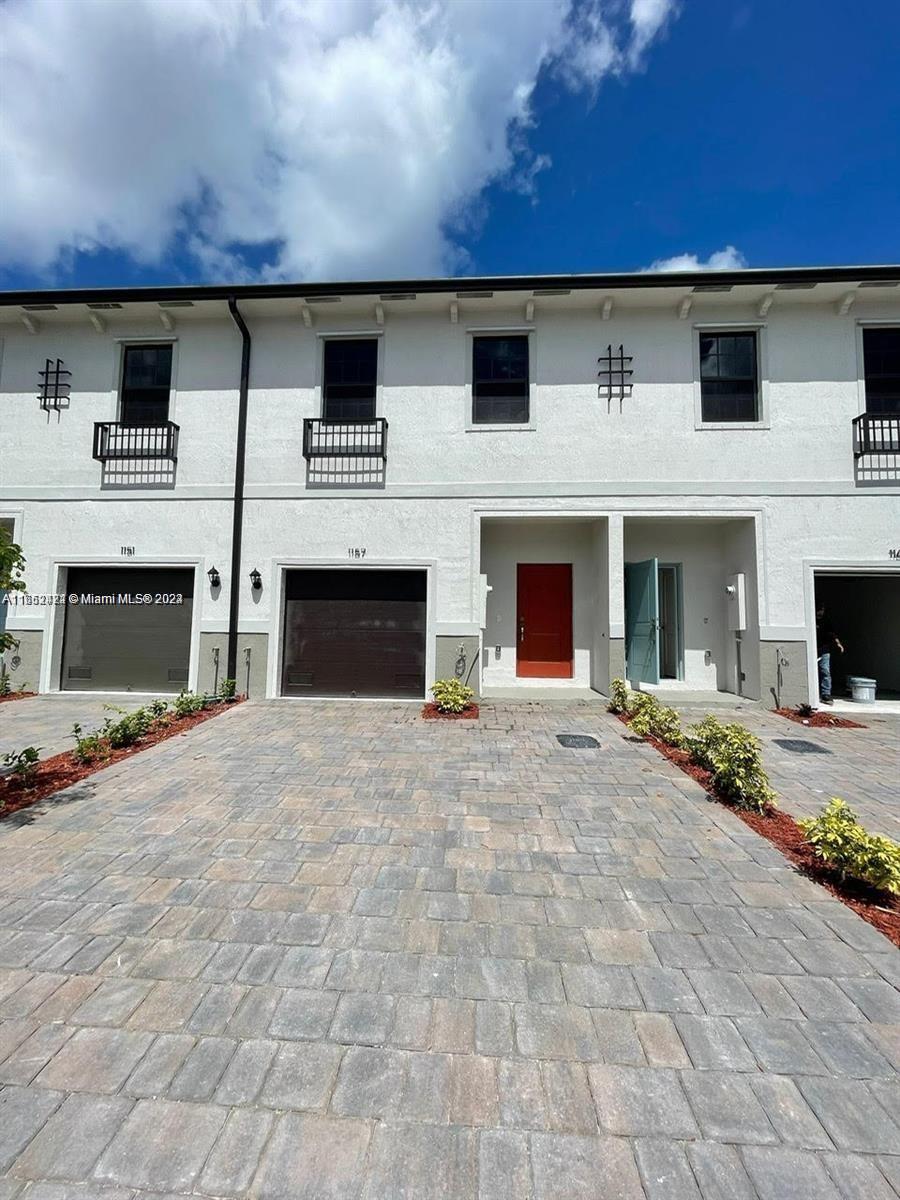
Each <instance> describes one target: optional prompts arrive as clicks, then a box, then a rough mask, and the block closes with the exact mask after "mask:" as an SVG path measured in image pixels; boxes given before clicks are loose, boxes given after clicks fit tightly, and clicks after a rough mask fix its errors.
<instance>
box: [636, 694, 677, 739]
mask: <svg viewBox="0 0 900 1200" xmlns="http://www.w3.org/2000/svg"><path fill="white" fill-rule="evenodd" d="M649 699H651V700H652V703H651V704H642V705H641V706H640V707H639V708H637V709H636V710H635V713H634V716H633V717H632V718H631V728H632V729H633V730H634V731H635V733H639V734H640V735H641V736H642V737H646V736H647V734H649V735H650V736H651V737H655V738H658V739H659V740H660V741H661V742H665V743H666V744H667V745H669V746H675V747H676V748H677V749H680V748H681V747H682V746H683V745H684V733H683V732H682V729H681V718H680V717H679V716H678V713H677V712H676V711H675V709H674V708H668V707H667V706H666V705H665V704H660V703H659V701H658V700H656V699H655V698H654V697H649Z"/></svg>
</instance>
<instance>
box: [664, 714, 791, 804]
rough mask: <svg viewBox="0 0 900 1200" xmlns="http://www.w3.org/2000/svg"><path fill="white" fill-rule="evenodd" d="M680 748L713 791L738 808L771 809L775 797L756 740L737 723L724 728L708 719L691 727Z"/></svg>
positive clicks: (715, 721) (716, 721)
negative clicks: (703, 773)
mask: <svg viewBox="0 0 900 1200" xmlns="http://www.w3.org/2000/svg"><path fill="white" fill-rule="evenodd" d="M684 745H685V746H686V747H687V749H688V750H689V751H690V754H691V758H692V760H693V761H694V762H695V763H697V764H698V766H701V767H705V768H706V770H708V771H710V772H711V773H712V776H713V780H714V782H715V785H716V788H717V790H718V791H719V792H721V794H722V795H723V796H724V797H725V799H727V800H730V801H731V802H732V803H733V804H737V805H738V807H739V808H750V809H754V810H755V811H756V812H759V813H764V812H767V811H768V810H769V809H770V808H774V807H775V793H774V792H773V790H772V788H771V786H770V784H769V777H768V775H766V772H765V770H764V768H763V765H762V758H761V756H760V743H759V739H758V738H755V737H754V736H753V734H752V733H751V732H750V731H749V729H745V728H744V727H743V725H739V724H738V723H737V722H732V723H731V724H724V723H723V722H722V721H719V720H718V718H716V717H714V716H712V715H710V716H707V717H704V718H703V720H702V721H700V722H699V723H698V724H697V725H692V726H691V727H690V729H689V730H688V732H687V734H686V735H685V739H684Z"/></svg>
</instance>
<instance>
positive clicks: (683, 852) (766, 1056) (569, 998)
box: [0, 702, 900, 1200]
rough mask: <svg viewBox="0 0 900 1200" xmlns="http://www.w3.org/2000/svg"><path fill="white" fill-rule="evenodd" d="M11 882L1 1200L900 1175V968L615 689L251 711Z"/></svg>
mask: <svg viewBox="0 0 900 1200" xmlns="http://www.w3.org/2000/svg"><path fill="white" fill-rule="evenodd" d="M562 731H568V732H586V733H590V734H593V735H595V736H596V737H597V738H598V739H599V741H600V743H601V747H600V749H599V750H590V749H563V748H562V747H561V746H559V745H558V744H557V742H556V740H555V737H554V735H555V734H556V733H557V732H562ZM0 890H2V895H0V903H2V910H0V925H2V932H0V964H2V969H0V1014H2V1017H3V1024H2V1026H0V1084H2V1085H3V1090H2V1092H0V1170H2V1171H6V1172H7V1178H6V1181H5V1183H0V1197H3V1200H10V1197H15V1196H18V1195H19V1189H24V1197H25V1198H26V1200H69V1197H76V1196H77V1197H82V1198H83V1200H98V1198H100V1200H103V1198H106V1200H120V1198H123V1197H132V1196H141V1197H143V1198H144V1200H149V1197H150V1195H153V1196H154V1197H156V1196H174V1195H183V1194H185V1193H190V1194H197V1195H203V1196H216V1197H218V1196H228V1197H232V1196H234V1197H240V1196H244V1195H246V1196H253V1197H259V1198H260V1200H303V1198H310V1200H331V1198H335V1197H361V1198H364V1200H394V1198H397V1200H399V1198H400V1197H408V1198H413V1200H428V1198H444V1200H456V1198H463V1197H472V1196H480V1197H484V1198H485V1200H503V1198H505V1197H514V1198H515V1200H528V1198H531V1197H533V1198H535V1200H557V1198H558V1200H607V1198H608V1200H612V1198H613V1197H615V1198H616V1200H631V1198H633V1197H634V1198H643V1197H647V1198H649V1200H656V1198H657V1197H660V1198H664V1200H679V1198H680V1197H694V1198H696V1197H697V1196H698V1195H699V1196H703V1197H705V1198H706V1200H713V1198H715V1200H723V1198H730V1200H745V1198H750V1197H759V1198H762V1200H791V1198H793V1200H805V1198H807V1197H808V1198H810V1200H812V1198H815V1200H834V1198H835V1197H865V1198H866V1200H884V1198H885V1197H889V1196H891V1195H893V1190H892V1185H893V1187H897V1186H898V1184H900V1128H898V1124H900V1112H898V1083H897V1075H896V1070H895V1068H896V1065H897V1063H898V1060H900V1000H898V992H897V990H896V988H895V986H894V983H895V982H896V980H897V978H898V955H897V953H896V952H895V951H894V950H893V949H892V947H890V945H889V944H888V943H887V942H886V941H885V940H884V939H883V938H882V937H881V936H880V935H879V934H878V933H876V932H875V931H874V930H873V929H871V927H869V926H867V925H865V924H864V923H863V922H862V921H860V920H859V919H858V918H857V917H855V916H854V915H853V914H852V913H850V912H849V911H848V910H847V909H845V908H844V907H842V906H841V905H840V904H838V903H837V902H836V901H834V900H832V899H830V898H829V897H828V896H827V894H826V893H824V892H822V891H820V890H819V889H817V888H816V887H815V885H813V884H811V883H809V882H808V881H805V880H803V879H802V878H800V877H798V876H796V875H795V874H794V873H793V872H792V871H791V870H790V869H788V868H787V867H786V866H785V864H784V861H783V860H782V859H781V858H780V856H779V855H778V854H777V853H776V852H775V851H774V850H772V849H771V848H770V846H769V845H768V844H767V843H766V842H764V841H762V840H760V839H758V838H757V837H756V836H755V835H754V834H752V833H751V832H750V831H749V830H748V829H747V828H746V827H745V826H743V825H742V824H740V823H739V822H738V821H737V820H736V819H735V818H734V817H732V815H731V814H729V813H728V812H726V811H724V810H722V809H721V808H719V807H716V806H714V805H712V804H710V803H708V802H707V801H706V800H705V799H704V797H703V796H702V793H701V792H700V791H699V789H698V788H697V787H696V786H695V785H694V784H693V783H692V782H691V781H690V780H689V779H688V778H687V777H686V776H684V775H681V774H680V773H678V772H676V771H675V769H674V768H672V767H670V766H669V764H668V763H666V762H665V761H664V760H662V759H661V758H659V757H658V756H657V755H656V754H655V752H654V751H652V750H651V749H649V748H648V747H646V746H644V745H641V744H638V743H635V742H634V741H631V740H628V734H627V730H625V729H624V728H623V726H622V725H621V724H619V723H618V722H617V721H615V720H614V719H612V718H611V717H609V716H607V715H606V714H605V713H604V712H602V711H599V710H598V708H597V707H596V706H587V705H585V706H571V707H565V706H551V705H543V706H541V705H520V706H515V707H513V706H503V705H497V706H486V707H485V709H484V710H483V719H482V720H481V721H480V722H479V723H478V724H474V723H473V724H469V723H464V722H459V723H455V724H451V723H441V724H434V723H424V722H422V721H420V720H419V719H418V717H417V715H416V710H415V708H414V707H410V706H401V705H376V704H359V705H350V704H345V705H342V704H326V703H322V704H290V703H284V702H282V703H278V702H273V703H269V704H256V705H244V706H241V707H239V708H236V709H234V710H232V711H230V712H228V713H227V714H225V715H223V716H221V717H218V718H216V719H215V720H213V721H210V722H209V723H207V724H205V725H203V726H201V727H198V728H197V729H195V730H193V731H192V732H191V733H189V734H188V735H186V736H184V737H181V738H176V739H173V740H171V741H169V742H167V743H164V744H162V745H160V746H158V747H155V748H154V749H152V750H150V751H148V752H146V753H145V754H143V755H140V756H137V757H135V758H132V759H130V760H126V761H124V762H122V763H120V764H118V765H117V766H115V767H113V768H111V769H109V770H108V771H107V772H105V773H104V774H102V775H100V776H97V777H95V778H94V781H93V782H92V783H90V784H83V785H80V786H79V788H76V789H73V792H72V793H71V794H70V796H68V797H64V798H62V799H60V800H59V801H58V802H57V803H55V804H53V805H52V806H46V807H45V808H44V809H43V810H42V811H40V812H37V813H32V815H31V818H30V819H25V818H17V819H15V820H7V821H5V822H2V823H0ZM34 1181H56V1182H55V1183H52V1184H51V1183H48V1182H45V1183H38V1182H34ZM87 1182H89V1187H88V1188H87V1189H86V1190H85V1189H84V1188H82V1187H78V1186H76V1185H77V1184H80V1183H87Z"/></svg>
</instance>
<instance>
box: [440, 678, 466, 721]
mask: <svg viewBox="0 0 900 1200" xmlns="http://www.w3.org/2000/svg"><path fill="white" fill-rule="evenodd" d="M431 694H432V696H434V702H435V704H436V705H437V707H438V710H439V711H440V712H445V713H461V712H463V711H464V710H465V709H467V708H468V707H469V706H470V705H471V703H472V699H473V697H474V695H475V693H474V691H473V690H472V689H471V688H470V687H469V686H468V685H467V684H465V683H462V682H461V681H460V680H459V679H438V680H437V681H436V682H435V684H434V686H433V687H432V689H431Z"/></svg>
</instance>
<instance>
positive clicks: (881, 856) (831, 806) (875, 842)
mask: <svg viewBox="0 0 900 1200" xmlns="http://www.w3.org/2000/svg"><path fill="white" fill-rule="evenodd" d="M798 824H799V826H800V828H801V829H802V830H803V833H804V835H805V837H806V840H807V841H808V842H809V844H810V846H812V848H813V851H814V852H815V854H816V857H817V858H821V859H822V861H823V862H825V863H827V864H828V865H829V866H830V867H833V868H834V869H835V870H836V871H837V872H838V874H839V875H840V877H841V879H858V880H861V881H863V882H864V883H870V884H872V886H873V887H877V888H882V889H883V890H884V891H886V892H891V893H893V894H894V895H895V896H896V895H900V845H898V844H897V843H896V842H894V841H892V840H891V839H890V838H889V837H883V836H882V835H881V834H877V833H869V832H868V831H867V830H866V829H865V828H864V826H862V825H860V823H859V820H858V819H857V816H856V813H855V812H854V811H853V809H852V808H851V807H850V805H849V804H847V803H846V802H845V801H843V800H840V799H838V798H837V797H835V798H834V799H832V800H830V801H829V803H828V804H827V805H826V806H825V808H823V809H822V811H821V813H820V814H819V815H818V816H817V817H811V818H809V819H808V820H806V821H800V822H798Z"/></svg>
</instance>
